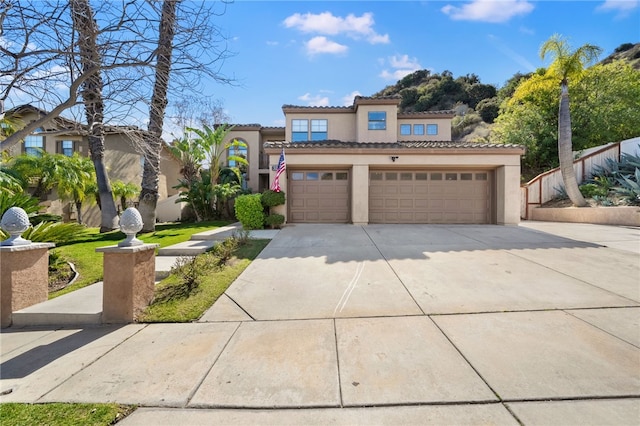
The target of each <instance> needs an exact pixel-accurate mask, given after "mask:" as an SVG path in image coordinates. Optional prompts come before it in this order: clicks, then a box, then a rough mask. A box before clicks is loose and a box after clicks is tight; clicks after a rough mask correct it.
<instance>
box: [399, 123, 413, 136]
mask: <svg viewBox="0 0 640 426" xmlns="http://www.w3.org/2000/svg"><path fill="white" fill-rule="evenodd" d="M400 134H401V135H404V136H406V135H410V134H411V124H401V125H400Z"/></svg>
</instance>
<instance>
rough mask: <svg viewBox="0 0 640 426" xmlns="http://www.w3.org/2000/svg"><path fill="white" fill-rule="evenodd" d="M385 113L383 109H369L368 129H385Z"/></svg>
mask: <svg viewBox="0 0 640 426" xmlns="http://www.w3.org/2000/svg"><path fill="white" fill-rule="evenodd" d="M386 129H387V113H386V112H385V111H369V130H386Z"/></svg>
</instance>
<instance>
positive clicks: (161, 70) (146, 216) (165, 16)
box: [138, 0, 178, 232]
mask: <svg viewBox="0 0 640 426" xmlns="http://www.w3.org/2000/svg"><path fill="white" fill-rule="evenodd" d="M177 4H178V1H174V0H165V1H164V2H163V3H162V12H161V16H160V27H159V29H158V49H157V62H156V69H155V73H156V74H155V82H154V84H153V94H152V95H151V104H150V106H149V126H148V132H147V133H146V134H145V141H146V143H147V147H148V150H147V154H146V156H145V159H144V160H145V161H144V168H143V171H142V191H140V202H139V203H138V209H139V210H140V215H141V216H142V222H143V223H144V226H143V228H142V230H143V231H146V232H148V231H154V230H155V229H156V207H157V205H158V181H159V173H160V154H161V152H162V145H163V144H164V142H163V141H162V126H163V123H164V115H165V112H166V109H167V103H168V100H167V92H168V90H169V76H170V75H171V55H172V54H173V38H174V36H175V31H176V7H177Z"/></svg>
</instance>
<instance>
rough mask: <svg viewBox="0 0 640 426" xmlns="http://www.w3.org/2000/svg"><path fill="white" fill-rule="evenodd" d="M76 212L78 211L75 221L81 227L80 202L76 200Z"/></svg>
mask: <svg viewBox="0 0 640 426" xmlns="http://www.w3.org/2000/svg"><path fill="white" fill-rule="evenodd" d="M76 210H77V211H78V217H77V219H76V220H77V221H78V223H79V224H80V225H82V201H77V200H76Z"/></svg>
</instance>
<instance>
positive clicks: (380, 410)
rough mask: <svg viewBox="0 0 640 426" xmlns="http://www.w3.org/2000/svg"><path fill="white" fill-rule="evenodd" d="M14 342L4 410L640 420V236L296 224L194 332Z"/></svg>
mask: <svg viewBox="0 0 640 426" xmlns="http://www.w3.org/2000/svg"><path fill="white" fill-rule="evenodd" d="M536 228H537V229H536ZM38 333H40V334H38ZM74 336H76V337H75V340H74ZM9 337H11V338H9ZM2 338H3V341H2V344H3V345H2V352H3V359H6V361H3V364H2V367H3V382H6V381H5V380H4V379H5V378H8V379H9V384H11V383H12V382H11V380H14V381H15V383H18V385H17V386H14V391H13V392H12V393H11V394H9V395H6V396H3V397H2V400H3V401H7V400H24V401H28V402H51V401H103V402H104V401H116V402H121V403H138V404H142V405H143V406H146V407H148V408H141V409H138V410H137V411H136V412H135V413H134V414H133V415H132V416H130V417H129V418H127V419H126V420H125V421H124V422H123V424H128V425H136V424H140V425H142V424H197V423H208V424H211V423H219V424H425V423H431V424H518V423H519V422H520V423H523V424H581V425H583V424H616V425H620V424H637V423H638V418H640V230H638V229H635V228H619V227H603V226H594V225H584V226H582V225H569V224H536V223H530V222H528V223H526V224H525V225H523V226H519V227H503V226H427V225H369V226H364V227H363V226H353V225H296V226H288V227H286V228H284V229H283V230H281V231H280V233H279V234H278V235H277V236H276V237H275V238H274V239H273V240H272V242H271V243H270V244H269V245H268V246H267V248H266V249H265V250H264V251H263V252H262V253H261V255H260V256H259V257H258V258H257V259H256V260H255V261H254V262H253V263H252V264H251V265H250V266H249V267H248V268H247V269H246V270H245V271H244V273H243V274H242V275H241V276H240V277H239V278H238V280H237V281H236V282H235V283H234V284H233V285H232V286H231V287H230V288H229V289H228V290H227V293H226V294H225V295H224V296H223V297H221V298H220V299H219V300H218V302H216V304H215V305H214V306H213V307H212V308H211V309H210V310H209V311H208V312H207V313H206V314H205V315H204V316H203V317H202V318H201V319H200V321H199V323H194V324H150V325H139V324H135V325H129V326H125V327H121V328H114V329H104V328H101V329H97V330H80V331H79V332H77V331H73V330H55V331H49V332H43V331H37V330H23V331H21V330H12V331H11V332H10V333H3V335H2ZM56 343H58V345H57V346H63V347H64V345H66V346H69V348H68V349H67V350H64V349H60V348H58V349H57V351H56V353H57V354H58V355H59V356H58V357H57V358H55V359H54V358H52V357H51V356H50V355H47V354H49V353H50V351H51V349H52V348H56ZM42 345H45V347H46V348H47V351H46V354H45V352H42V351H41V350H39V348H41V347H42ZM20 351H22V353H20ZM29 355H31V357H32V358H33V357H35V359H36V361H37V364H35V367H34V364H33V363H27V362H26V361H28V360H29V359H30V358H29ZM21 357H22V358H21ZM123 360H126V362H125V361H123ZM6 372H9V377H7V373H6ZM293 408H296V409H295V410H294V409H293Z"/></svg>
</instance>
